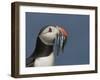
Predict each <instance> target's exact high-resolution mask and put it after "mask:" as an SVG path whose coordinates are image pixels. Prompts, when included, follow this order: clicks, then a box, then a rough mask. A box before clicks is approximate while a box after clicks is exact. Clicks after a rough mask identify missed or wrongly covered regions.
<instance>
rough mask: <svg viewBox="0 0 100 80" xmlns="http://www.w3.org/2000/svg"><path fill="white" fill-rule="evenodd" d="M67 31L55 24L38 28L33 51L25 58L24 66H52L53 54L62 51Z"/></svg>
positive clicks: (53, 62)
mask: <svg viewBox="0 0 100 80" xmlns="http://www.w3.org/2000/svg"><path fill="white" fill-rule="evenodd" d="M67 37H68V32H67V31H66V30H65V29H64V28H63V27H60V26H57V25H47V26H45V27H43V28H42V29H40V31H39V33H38V36H37V39H36V45H35V49H34V51H33V53H32V54H31V55H30V56H29V57H28V58H26V67H41V66H54V65H55V56H56V55H55V54H57V55H59V53H63V50H64V47H65V44H66V42H67Z"/></svg>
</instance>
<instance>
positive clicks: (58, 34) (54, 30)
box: [39, 25, 68, 50]
mask: <svg viewBox="0 0 100 80" xmlns="http://www.w3.org/2000/svg"><path fill="white" fill-rule="evenodd" d="M67 37H68V33H67V32H66V31H65V29H64V28H63V27H59V26H50V25H49V26H46V27H44V28H42V29H41V30H40V32H39V38H40V40H41V41H42V42H43V43H44V44H45V45H54V46H56V47H55V48H57V49H59V50H60V49H62V50H63V48H64V46H65V43H66V41H67ZM57 49H56V50H57Z"/></svg>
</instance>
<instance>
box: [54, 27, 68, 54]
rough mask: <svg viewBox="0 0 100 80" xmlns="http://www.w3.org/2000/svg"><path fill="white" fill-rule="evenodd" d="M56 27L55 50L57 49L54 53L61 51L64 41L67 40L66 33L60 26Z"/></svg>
mask: <svg viewBox="0 0 100 80" xmlns="http://www.w3.org/2000/svg"><path fill="white" fill-rule="evenodd" d="M57 29H58V34H57V38H56V41H55V42H56V50H57V51H56V53H57V55H58V53H59V52H60V50H61V51H62V52H63V50H64V46H65V44H66V41H67V37H68V33H67V32H66V31H65V29H64V28H62V27H57Z"/></svg>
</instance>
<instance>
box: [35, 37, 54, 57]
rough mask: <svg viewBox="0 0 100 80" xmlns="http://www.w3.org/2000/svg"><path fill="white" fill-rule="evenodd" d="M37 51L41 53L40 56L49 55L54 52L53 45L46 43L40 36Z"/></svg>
mask: <svg viewBox="0 0 100 80" xmlns="http://www.w3.org/2000/svg"><path fill="white" fill-rule="evenodd" d="M35 52H36V53H39V55H38V57H44V56H49V55H50V54H51V53H52V52H53V45H46V44H44V43H43V42H42V41H41V39H40V38H39V37H38V38H37V42H36V47H35Z"/></svg>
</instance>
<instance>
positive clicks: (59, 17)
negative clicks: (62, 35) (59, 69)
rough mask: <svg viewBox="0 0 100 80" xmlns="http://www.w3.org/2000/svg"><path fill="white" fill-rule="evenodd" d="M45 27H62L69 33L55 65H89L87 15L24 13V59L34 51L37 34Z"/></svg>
mask: <svg viewBox="0 0 100 80" xmlns="http://www.w3.org/2000/svg"><path fill="white" fill-rule="evenodd" d="M46 25H58V26H63V27H64V28H65V29H66V30H67V31H68V33H69V36H68V41H67V44H66V46H65V49H64V53H63V54H60V55H59V56H56V60H55V61H56V62H55V64H56V65H78V64H89V15H76V14H53V13H33V12H26V57H29V56H30V55H31V54H32V52H33V51H34V48H35V43H36V38H37V36H38V33H39V31H40V29H41V28H42V27H44V26H46Z"/></svg>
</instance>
